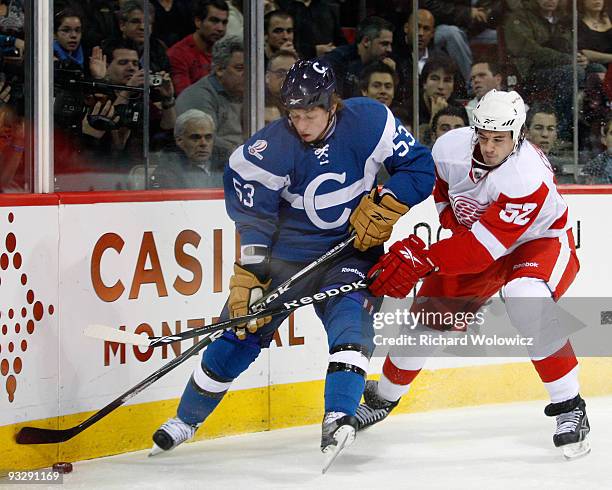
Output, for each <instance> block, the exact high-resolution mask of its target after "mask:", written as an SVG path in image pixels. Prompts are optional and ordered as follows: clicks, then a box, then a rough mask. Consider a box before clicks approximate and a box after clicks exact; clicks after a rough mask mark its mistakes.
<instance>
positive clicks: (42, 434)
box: [17, 280, 368, 444]
mask: <svg viewBox="0 0 612 490" xmlns="http://www.w3.org/2000/svg"><path fill="white" fill-rule="evenodd" d="M367 287H368V283H367V282H366V281H365V280H359V281H355V282H353V283H351V284H344V285H342V286H339V287H336V288H332V289H328V290H327V291H324V292H321V293H315V294H313V295H312V296H304V297H302V298H300V299H297V300H293V301H288V302H285V303H283V306H282V307H279V308H278V309H275V310H273V311H266V310H264V311H260V312H257V313H251V314H250V315H246V316H244V317H239V318H234V319H232V320H227V321H224V322H219V323H216V324H213V325H209V326H208V327H202V328H199V329H193V330H191V331H188V332H183V333H184V335H183V336H182V337H179V335H180V334H179V335H169V336H167V337H158V338H156V339H155V340H152V341H151V342H152V343H151V347H154V346H156V345H167V344H169V343H172V342H177V341H179V340H185V339H188V338H192V337H196V336H198V335H208V337H206V338H204V339H202V340H200V341H199V342H198V343H197V344H195V345H194V346H192V347H190V348H189V349H187V350H186V351H185V352H183V353H182V354H180V355H179V356H177V357H175V358H174V359H173V360H172V361H170V362H169V363H167V364H165V365H164V366H162V367H161V368H160V369H158V370H157V371H155V372H154V373H153V374H151V375H150V376H149V377H147V378H146V379H144V380H142V381H141V382H140V383H138V384H137V385H136V386H134V387H132V388H130V389H129V390H128V391H126V392H125V393H124V394H123V395H121V396H120V397H119V398H116V399H115V400H113V401H112V402H110V403H109V404H108V405H106V406H105V407H104V408H102V409H101V410H99V411H98V412H96V413H95V414H93V415H92V416H91V417H89V418H88V419H87V420H85V421H84V422H81V423H80V424H78V425H75V426H74V427H70V428H69V429H41V428H38V427H22V428H21V430H20V431H19V433H18V434H17V443H18V444H55V443H58V442H65V441H67V440H69V439H72V438H73V437H74V436H76V435H78V434H80V433H81V432H83V431H84V430H85V429H87V428H88V427H90V426H92V425H93V424H95V423H96V422H98V421H99V420H100V419H102V418H104V417H106V416H107V415H108V414H109V413H111V412H112V411H113V410H115V409H116V408H119V407H120V406H121V405H123V404H124V403H125V402H126V401H128V400H129V399H130V398H132V397H133V396H135V395H137V394H138V393H140V392H141V391H142V390H144V389H145V388H147V387H148V386H150V385H152V384H153V383H155V381H157V380H158V379H160V378H161V377H162V376H164V375H166V374H167V373H169V372H170V371H172V370H173V369H174V368H175V367H177V366H178V365H180V364H182V363H183V362H184V361H186V360H187V359H188V358H189V357H191V356H192V355H195V354H196V353H197V352H198V351H199V350H201V349H203V348H204V347H206V346H207V345H208V344H210V343H211V342H212V341H213V340H215V339H217V338H218V337H220V336H221V335H222V334H223V332H224V331H225V329H226V328H227V326H228V323H232V322H233V323H237V322H239V323H242V322H244V321H245V320H247V319H255V318H261V317H264V316H270V315H279V314H281V313H284V314H288V313H290V312H292V311H294V310H296V309H298V308H300V307H302V306H306V305H310V304H316V303H321V302H323V301H326V300H328V299H329V298H332V297H334V296H338V295H345V294H349V293H352V292H354V291H360V290H362V289H366V288H367ZM153 341H157V343H155V344H153Z"/></svg>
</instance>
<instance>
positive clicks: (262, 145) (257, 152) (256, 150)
mask: <svg viewBox="0 0 612 490" xmlns="http://www.w3.org/2000/svg"><path fill="white" fill-rule="evenodd" d="M267 147H268V142H267V141H266V140H257V141H256V142H255V143H253V144H252V145H251V146H249V148H248V152H249V155H253V156H254V157H255V158H257V159H258V160H263V156H262V155H261V153H263V152H264V150H265V149H266V148H267Z"/></svg>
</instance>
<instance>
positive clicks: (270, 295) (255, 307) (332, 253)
mask: <svg viewBox="0 0 612 490" xmlns="http://www.w3.org/2000/svg"><path fill="white" fill-rule="evenodd" d="M356 237H357V235H355V233H353V234H352V235H351V236H349V237H348V238H347V239H346V240H343V241H342V242H340V243H339V244H338V245H336V246H335V247H333V248H331V249H329V250H328V251H327V252H325V253H324V254H323V255H321V256H320V257H319V258H318V259H316V260H314V261H313V262H311V263H310V264H308V265H307V266H306V267H304V268H303V269H300V270H299V271H298V272H296V273H295V274H294V275H293V276H291V277H290V278H289V279H287V280H286V281H285V282H283V283H282V284H281V285H280V286H277V287H276V288H274V289H273V290H272V291H268V292H267V293H266V294H265V295H264V296H263V297H262V298H260V299H259V300H258V301H256V302H255V303H254V304H252V305H251V307H250V309H251V311H261V310H263V309H264V308H265V307H266V306H267V305H269V304H270V303H271V302H272V301H274V300H276V299H277V298H278V297H279V296H280V295H281V294H284V293H285V292H286V291H287V290H289V288H291V286H293V285H294V284H295V283H296V282H297V281H298V280H300V279H302V278H303V277H305V276H306V275H308V274H310V273H311V272H313V271H315V270H316V269H318V268H319V267H320V266H321V265H322V264H325V263H327V262H329V261H330V260H331V259H333V258H335V257H337V256H338V255H340V254H341V253H342V252H343V251H344V250H345V249H346V248H347V247H349V246H350V245H351V244H352V243H353V242H354V241H355V238H356Z"/></svg>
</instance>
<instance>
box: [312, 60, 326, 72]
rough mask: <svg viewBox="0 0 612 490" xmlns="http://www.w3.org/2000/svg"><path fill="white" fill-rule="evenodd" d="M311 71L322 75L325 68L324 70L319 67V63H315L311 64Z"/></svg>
mask: <svg viewBox="0 0 612 490" xmlns="http://www.w3.org/2000/svg"><path fill="white" fill-rule="evenodd" d="M312 69H313V70H314V71H316V72H317V73H320V74H321V75H324V74H325V72H326V71H327V68H325V67H324V66H321V65H319V62H318V61H316V62H314V63H313V64H312Z"/></svg>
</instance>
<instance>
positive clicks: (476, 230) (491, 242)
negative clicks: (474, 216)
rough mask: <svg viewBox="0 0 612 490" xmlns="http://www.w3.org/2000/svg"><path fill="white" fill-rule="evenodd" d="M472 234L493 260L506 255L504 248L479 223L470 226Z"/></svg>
mask: <svg viewBox="0 0 612 490" xmlns="http://www.w3.org/2000/svg"><path fill="white" fill-rule="evenodd" d="M472 233H473V234H474V236H475V237H476V240H478V241H479V242H480V244H481V245H482V246H483V247H484V248H486V249H487V251H488V252H489V253H490V254H491V257H493V259H494V260H497V259H499V258H500V257H501V256H502V255H504V254H505V253H506V247H505V246H504V245H503V244H502V243H501V242H500V241H499V240H498V239H497V238H495V235H493V233H491V232H490V231H489V230H487V229H486V228H485V227H484V226H483V225H482V224H481V223H480V222H479V221H477V222H476V223H474V224H473V225H472Z"/></svg>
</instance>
